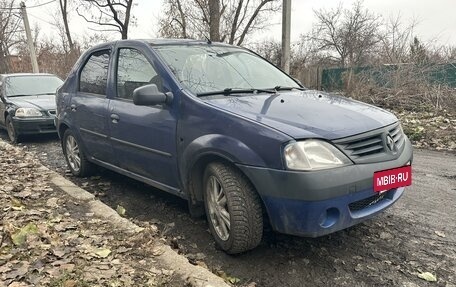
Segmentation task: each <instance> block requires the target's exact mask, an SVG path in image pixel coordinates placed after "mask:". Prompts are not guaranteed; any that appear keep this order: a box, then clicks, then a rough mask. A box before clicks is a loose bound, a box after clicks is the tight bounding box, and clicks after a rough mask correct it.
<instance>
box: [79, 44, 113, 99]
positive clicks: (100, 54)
mask: <svg viewBox="0 0 456 287" xmlns="http://www.w3.org/2000/svg"><path fill="white" fill-rule="evenodd" d="M110 54H111V52H110V51H109V50H103V51H97V52H95V53H93V54H92V55H90V58H89V60H88V61H87V63H86V64H85V66H84V68H82V71H81V76H80V77H79V91H81V92H84V93H91V94H99V95H106V85H107V81H108V66H109V57H110Z"/></svg>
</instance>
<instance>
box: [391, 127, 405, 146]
mask: <svg viewBox="0 0 456 287" xmlns="http://www.w3.org/2000/svg"><path fill="white" fill-rule="evenodd" d="M388 132H389V134H390V136H391V137H392V138H393V140H394V143H395V144H396V147H397V149H398V150H400V148H401V147H402V145H403V144H404V142H405V138H404V132H403V131H402V128H401V125H397V126H395V127H394V128H392V129H390V130H389V131H388Z"/></svg>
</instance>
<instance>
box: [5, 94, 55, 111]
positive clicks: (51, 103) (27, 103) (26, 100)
mask: <svg viewBox="0 0 456 287" xmlns="http://www.w3.org/2000/svg"><path fill="white" fill-rule="evenodd" d="M8 102H10V103H12V104H14V105H15V106H17V107H18V108H35V109H38V110H55V109H56V105H55V95H39V96H21V97H11V98H8Z"/></svg>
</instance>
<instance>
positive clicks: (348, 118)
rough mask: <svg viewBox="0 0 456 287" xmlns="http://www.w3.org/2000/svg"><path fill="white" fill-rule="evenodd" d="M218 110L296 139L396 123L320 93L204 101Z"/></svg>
mask: <svg viewBox="0 0 456 287" xmlns="http://www.w3.org/2000/svg"><path fill="white" fill-rule="evenodd" d="M203 99H204V101H205V102H206V103H208V104H211V105H214V106H216V107H218V108H221V109H224V110H227V111H230V112H232V113H235V114H238V115H240V116H243V117H246V118H249V119H251V120H254V121H258V122H260V123H262V124H264V125H267V126H269V127H272V128H274V129H277V130H279V131H281V132H283V133H285V134H287V135H289V136H291V137H293V138H295V139H300V138H325V139H329V140H332V139H338V138H343V137H347V136H352V135H356V134H360V133H363V132H367V131H370V130H374V129H377V128H381V127H384V126H387V125H390V124H392V123H395V122H397V118H396V117H395V116H394V115H393V114H392V113H390V112H388V111H385V110H383V109H380V108H377V107H374V106H372V105H368V104H365V103H361V102H358V101H355V100H352V99H349V98H345V97H341V96H335V95H330V94H327V93H323V92H319V91H310V90H306V91H287V92H280V93H278V94H273V95H271V94H256V95H252V94H245V95H244V94H241V95H233V96H229V97H223V96H214V97H205V98H203Z"/></svg>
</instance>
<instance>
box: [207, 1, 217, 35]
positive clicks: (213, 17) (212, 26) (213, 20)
mask: <svg viewBox="0 0 456 287" xmlns="http://www.w3.org/2000/svg"><path fill="white" fill-rule="evenodd" d="M209 15H210V16H209V22H210V23H209V37H210V39H211V41H215V42H220V0H209Z"/></svg>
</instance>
